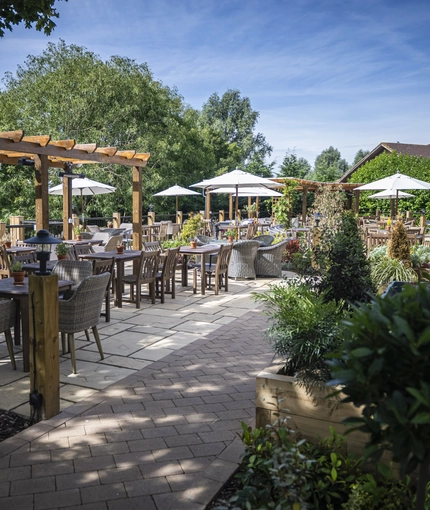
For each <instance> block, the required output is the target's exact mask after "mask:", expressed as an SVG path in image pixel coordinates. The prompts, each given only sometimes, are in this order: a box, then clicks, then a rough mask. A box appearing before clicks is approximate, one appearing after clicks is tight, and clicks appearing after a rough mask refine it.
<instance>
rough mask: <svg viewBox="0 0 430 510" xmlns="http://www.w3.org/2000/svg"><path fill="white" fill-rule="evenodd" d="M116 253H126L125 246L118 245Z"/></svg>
mask: <svg viewBox="0 0 430 510" xmlns="http://www.w3.org/2000/svg"><path fill="white" fill-rule="evenodd" d="M116 252H117V253H119V254H121V253H124V246H123V245H122V244H121V245H118V246H117V247H116Z"/></svg>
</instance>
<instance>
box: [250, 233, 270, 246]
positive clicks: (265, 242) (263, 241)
mask: <svg viewBox="0 0 430 510" xmlns="http://www.w3.org/2000/svg"><path fill="white" fill-rule="evenodd" d="M252 240H253V241H258V242H259V243H260V246H270V245H271V244H272V243H273V241H274V240H275V238H274V236H271V235H269V234H262V235H261V236H256V237H253V238H252Z"/></svg>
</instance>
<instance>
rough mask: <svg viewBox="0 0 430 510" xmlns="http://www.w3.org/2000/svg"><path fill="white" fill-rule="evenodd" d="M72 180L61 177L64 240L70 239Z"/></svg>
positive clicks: (71, 230)
mask: <svg viewBox="0 0 430 510" xmlns="http://www.w3.org/2000/svg"><path fill="white" fill-rule="evenodd" d="M69 219H70V220H71V219H72V179H69V178H68V177H66V176H65V177H63V236H64V239H72V236H73V223H72V222H71V221H70V223H69Z"/></svg>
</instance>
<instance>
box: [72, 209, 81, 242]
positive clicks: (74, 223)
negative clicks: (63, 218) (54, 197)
mask: <svg viewBox="0 0 430 510" xmlns="http://www.w3.org/2000/svg"><path fill="white" fill-rule="evenodd" d="M71 225H72V229H74V228H75V227H77V226H78V225H79V216H78V215H77V214H72V223H71ZM73 239H76V234H75V231H74V230H73Z"/></svg>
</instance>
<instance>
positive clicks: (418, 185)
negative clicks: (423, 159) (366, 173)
mask: <svg viewBox="0 0 430 510" xmlns="http://www.w3.org/2000/svg"><path fill="white" fill-rule="evenodd" d="M354 189H356V190H360V191H365V190H373V189H374V190H377V189H382V190H392V191H394V192H395V193H396V212H397V209H398V203H399V191H400V190H403V189H418V190H419V189H426V190H430V182H425V181H420V180H419V179H415V178H414V177H410V176H409V175H405V174H401V173H400V172H397V173H395V174H393V175H390V176H389V177H384V178H383V179H379V180H377V181H374V182H369V183H368V184H363V186H359V187H358V188H354Z"/></svg>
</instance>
